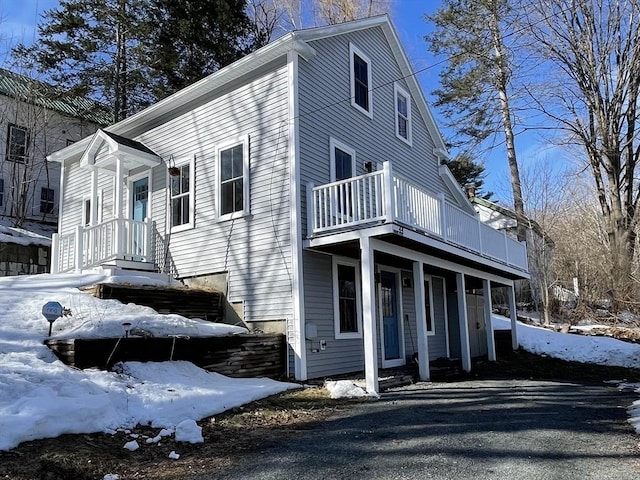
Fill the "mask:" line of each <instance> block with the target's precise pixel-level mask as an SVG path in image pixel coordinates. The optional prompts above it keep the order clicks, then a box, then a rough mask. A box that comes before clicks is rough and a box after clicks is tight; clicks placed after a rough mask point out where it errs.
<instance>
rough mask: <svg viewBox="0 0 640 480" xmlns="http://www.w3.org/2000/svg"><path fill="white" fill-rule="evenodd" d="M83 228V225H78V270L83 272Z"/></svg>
mask: <svg viewBox="0 0 640 480" xmlns="http://www.w3.org/2000/svg"><path fill="white" fill-rule="evenodd" d="M82 240H83V228H82V225H78V226H77V227H76V272H77V273H80V272H82V265H83V264H84V245H83V242H82Z"/></svg>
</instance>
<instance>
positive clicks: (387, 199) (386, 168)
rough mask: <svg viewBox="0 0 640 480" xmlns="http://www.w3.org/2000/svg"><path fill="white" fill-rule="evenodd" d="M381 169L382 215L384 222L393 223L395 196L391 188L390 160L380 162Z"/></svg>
mask: <svg viewBox="0 0 640 480" xmlns="http://www.w3.org/2000/svg"><path fill="white" fill-rule="evenodd" d="M382 170H383V172H384V210H385V211H384V216H385V219H386V223H393V221H394V220H395V215H396V209H395V197H394V194H395V192H394V188H393V169H392V168H391V162H390V161H388V160H387V161H386V162H384V163H383V164H382Z"/></svg>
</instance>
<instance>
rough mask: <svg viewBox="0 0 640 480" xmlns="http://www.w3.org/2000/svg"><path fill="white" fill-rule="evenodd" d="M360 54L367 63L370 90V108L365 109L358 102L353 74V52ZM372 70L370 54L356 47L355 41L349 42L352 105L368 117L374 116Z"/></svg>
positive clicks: (368, 92)
mask: <svg viewBox="0 0 640 480" xmlns="http://www.w3.org/2000/svg"><path fill="white" fill-rule="evenodd" d="M354 53H355V54H356V55H358V56H359V57H360V58H361V59H363V60H364V61H365V62H366V63H367V65H368V68H367V87H368V91H367V96H368V97H369V110H365V109H364V108H362V107H361V106H360V105H358V104H357V103H356V84H355V80H356V79H355V77H354V75H353V67H354V62H353V54H354ZM371 71H372V63H371V59H370V58H369V56H368V55H366V54H365V53H364V52H363V51H362V50H360V49H359V48H358V47H356V46H355V45H354V44H353V43H351V42H349V85H350V89H351V106H352V107H354V108H355V109H356V110H358V111H359V112H361V113H363V114H365V115H366V116H367V117H369V118H373V88H372V85H371V78H372V75H371Z"/></svg>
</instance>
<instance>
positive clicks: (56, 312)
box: [42, 302, 64, 336]
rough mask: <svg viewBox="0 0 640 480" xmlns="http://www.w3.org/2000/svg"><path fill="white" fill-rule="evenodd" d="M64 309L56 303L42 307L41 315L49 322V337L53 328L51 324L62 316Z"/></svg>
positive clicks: (49, 303)
mask: <svg viewBox="0 0 640 480" xmlns="http://www.w3.org/2000/svg"><path fill="white" fill-rule="evenodd" d="M63 313H64V308H63V307H62V305H60V303H58V302H47V303H45V304H44V306H43V307H42V315H44V318H46V319H47V321H48V322H49V336H51V329H52V328H53V322H55V321H56V320H57V319H58V318H60V317H61V316H62V314H63Z"/></svg>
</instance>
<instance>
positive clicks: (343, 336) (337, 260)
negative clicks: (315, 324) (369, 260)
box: [331, 256, 362, 340]
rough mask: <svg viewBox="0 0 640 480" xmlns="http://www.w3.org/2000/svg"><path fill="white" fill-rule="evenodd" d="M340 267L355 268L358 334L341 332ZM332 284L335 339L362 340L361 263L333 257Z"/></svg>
mask: <svg viewBox="0 0 640 480" xmlns="http://www.w3.org/2000/svg"><path fill="white" fill-rule="evenodd" d="M338 265H344V266H348V267H353V268H354V270H355V274H356V316H357V326H358V331H357V332H345V333H343V332H341V331H340V302H339V300H340V291H339V288H338ZM331 278H332V283H333V327H334V337H335V339H336V340H344V339H354V338H362V292H361V290H362V282H361V281H360V262H358V261H357V260H353V259H350V258H343V257H337V256H334V257H333V265H332V276H331Z"/></svg>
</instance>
